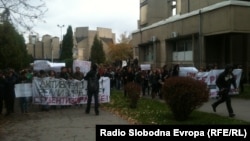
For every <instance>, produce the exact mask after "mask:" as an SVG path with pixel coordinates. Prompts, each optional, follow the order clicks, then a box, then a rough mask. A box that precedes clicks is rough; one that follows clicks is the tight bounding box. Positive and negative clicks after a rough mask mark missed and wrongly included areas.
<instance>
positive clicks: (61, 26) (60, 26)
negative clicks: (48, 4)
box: [57, 24, 64, 41]
mask: <svg viewBox="0 0 250 141" xmlns="http://www.w3.org/2000/svg"><path fill="white" fill-rule="evenodd" d="M57 26H58V27H59V28H60V29H61V41H62V28H63V27H64V25H59V24H58V25H57Z"/></svg>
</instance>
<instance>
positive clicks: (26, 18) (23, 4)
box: [0, 0, 47, 31]
mask: <svg viewBox="0 0 250 141" xmlns="http://www.w3.org/2000/svg"><path fill="white" fill-rule="evenodd" d="M46 12H47V8H46V5H45V2H44V0H1V1H0V17H1V18H2V20H8V21H9V22H10V23H11V24H12V25H14V26H15V27H16V28H17V29H19V28H23V29H24V30H29V31H31V30H32V27H33V26H34V25H35V22H36V21H42V18H43V16H44V14H45V13H46ZM1 13H2V16H1Z"/></svg>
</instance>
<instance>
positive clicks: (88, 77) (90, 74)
mask: <svg viewBox="0 0 250 141" xmlns="http://www.w3.org/2000/svg"><path fill="white" fill-rule="evenodd" d="M95 76H96V78H97V83H96V86H97V87H96V88H94V89H93V88H90V87H89V86H90V81H91V79H92V78H93V77H95ZM84 79H85V80H87V82H88V84H87V95H88V101H87V107H86V110H85V113H86V114H89V112H90V105H91V101H92V96H94V101H95V114H96V115H99V97H98V94H99V79H100V74H99V73H98V70H97V65H96V64H94V63H92V65H91V69H90V71H89V72H88V73H87V74H86V76H85V77H84Z"/></svg>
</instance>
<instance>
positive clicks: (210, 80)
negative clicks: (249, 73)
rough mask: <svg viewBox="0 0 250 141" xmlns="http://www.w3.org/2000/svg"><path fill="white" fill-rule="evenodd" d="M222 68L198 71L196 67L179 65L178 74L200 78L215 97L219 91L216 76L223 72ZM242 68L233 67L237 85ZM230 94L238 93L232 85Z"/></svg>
mask: <svg viewBox="0 0 250 141" xmlns="http://www.w3.org/2000/svg"><path fill="white" fill-rule="evenodd" d="M223 71H224V69H216V70H210V71H208V72H198V71H197V69H194V68H193V67H180V72H179V73H180V76H187V77H192V78H194V79H197V80H201V81H203V82H205V83H206V84H207V86H208V88H209V90H210V97H216V96H217V93H218V91H219V88H218V87H217V86H216V83H215V82H216V78H217V77H218V75H219V74H220V73H221V72H223ZM241 73H242V69H234V70H233V74H234V77H235V79H236V86H237V88H238V87H239V83H240V79H241ZM229 94H230V95H235V94H239V92H237V91H236V90H235V89H234V88H233V86H231V90H230V92H229Z"/></svg>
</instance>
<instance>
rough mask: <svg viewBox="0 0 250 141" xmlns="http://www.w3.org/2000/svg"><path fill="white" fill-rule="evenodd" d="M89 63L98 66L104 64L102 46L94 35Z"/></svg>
mask: <svg viewBox="0 0 250 141" xmlns="http://www.w3.org/2000/svg"><path fill="white" fill-rule="evenodd" d="M90 61H92V62H94V63H98V64H101V63H104V62H105V61H106V57H105V53H104V50H103V44H102V42H101V41H100V40H99V39H98V37H97V35H95V37H94V41H93V45H92V47H91V53H90Z"/></svg>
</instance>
